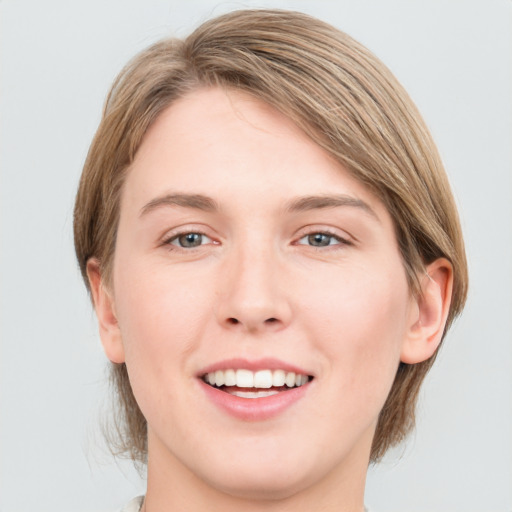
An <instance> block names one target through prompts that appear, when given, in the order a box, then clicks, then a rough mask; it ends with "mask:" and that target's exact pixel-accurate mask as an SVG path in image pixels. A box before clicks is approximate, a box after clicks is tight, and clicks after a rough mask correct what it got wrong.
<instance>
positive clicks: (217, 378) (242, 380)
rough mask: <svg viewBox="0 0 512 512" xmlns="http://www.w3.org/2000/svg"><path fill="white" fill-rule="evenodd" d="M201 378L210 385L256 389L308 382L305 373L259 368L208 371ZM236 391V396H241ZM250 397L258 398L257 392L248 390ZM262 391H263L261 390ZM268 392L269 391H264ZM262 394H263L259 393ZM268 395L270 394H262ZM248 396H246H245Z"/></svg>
mask: <svg viewBox="0 0 512 512" xmlns="http://www.w3.org/2000/svg"><path fill="white" fill-rule="evenodd" d="M203 380H204V381H205V382H208V384H210V385H212V386H217V387H221V386H227V387H238V388H257V389H269V388H272V387H276V388H280V387H283V386H285V385H286V386H287V387H289V388H293V387H296V386H303V385H304V384H306V383H307V382H309V377H308V376H307V375H304V374H301V373H295V372H285V371H284V370H259V371H257V372H252V371H251V370H243V369H239V370H233V369H229V370H217V371H215V372H209V373H207V374H206V375H204V376H203ZM238 393H242V392H241V391H240V392H238V391H237V392H236V393H233V394H236V396H241V395H239V394H238ZM250 393H251V397H256V398H258V397H259V396H260V395H258V396H256V395H257V393H255V392H252V391H251V392H250ZM262 393H265V392H264V391H262ZM266 393H269V392H266ZM275 393H276V391H272V392H271V394H275ZM261 396H263V395H261ZM264 396H270V395H264ZM245 398H248V397H245Z"/></svg>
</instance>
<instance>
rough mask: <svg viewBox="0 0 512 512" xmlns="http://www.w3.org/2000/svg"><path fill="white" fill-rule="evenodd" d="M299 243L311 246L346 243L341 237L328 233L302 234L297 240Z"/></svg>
mask: <svg viewBox="0 0 512 512" xmlns="http://www.w3.org/2000/svg"><path fill="white" fill-rule="evenodd" d="M297 243H298V244H300V245H311V246H313V247H327V246H329V245H339V244H348V242H347V241H345V240H343V239H342V238H340V237H338V236H335V235H331V234H330V233H310V234H309V235H306V236H303V237H302V238H301V239H299V240H298V242H297Z"/></svg>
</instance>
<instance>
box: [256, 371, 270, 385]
mask: <svg viewBox="0 0 512 512" xmlns="http://www.w3.org/2000/svg"><path fill="white" fill-rule="evenodd" d="M254 387H255V388H271V387H272V372H271V371H270V370H260V371H259V372H256V373H255V374H254Z"/></svg>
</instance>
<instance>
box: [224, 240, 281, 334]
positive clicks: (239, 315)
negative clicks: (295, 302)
mask: <svg viewBox="0 0 512 512" xmlns="http://www.w3.org/2000/svg"><path fill="white" fill-rule="evenodd" d="M230 252H231V254H230V255H229V257H228V258H227V259H226V261H225V262H224V263H225V265H224V269H223V278H222V285H221V286H222V288H223V289H222V290H221V294H220V295H221V297H220V298H219V299H220V303H219V308H218V314H219V321H220V322H222V323H223V324H224V325H226V326H237V328H242V329H245V330H247V331H257V330H265V329H278V328H282V327H283V326H285V325H287V324H288V322H289V320H290V316H291V310H290V304H289V301H288V298H287V296H286V290H285V288H284V287H283V284H284V283H283V282H282V277H283V276H282V273H280V259H279V255H278V254H277V251H276V249H275V247H274V245H273V244H272V243H269V242H268V241H267V242H266V243H263V242H262V240H259V241H257V240H250V241H249V240H246V241H245V243H242V244H240V245H239V246H237V247H233V249H232V251H230Z"/></svg>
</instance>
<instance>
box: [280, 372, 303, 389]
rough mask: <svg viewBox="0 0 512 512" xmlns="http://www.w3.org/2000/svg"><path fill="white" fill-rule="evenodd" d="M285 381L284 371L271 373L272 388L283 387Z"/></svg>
mask: <svg viewBox="0 0 512 512" xmlns="http://www.w3.org/2000/svg"><path fill="white" fill-rule="evenodd" d="M305 377H306V376H305ZM306 379H307V377H306ZM285 380H286V373H285V372H284V370H275V371H274V372H273V374H272V386H275V387H276V388H280V387H281V386H284V383H285Z"/></svg>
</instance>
